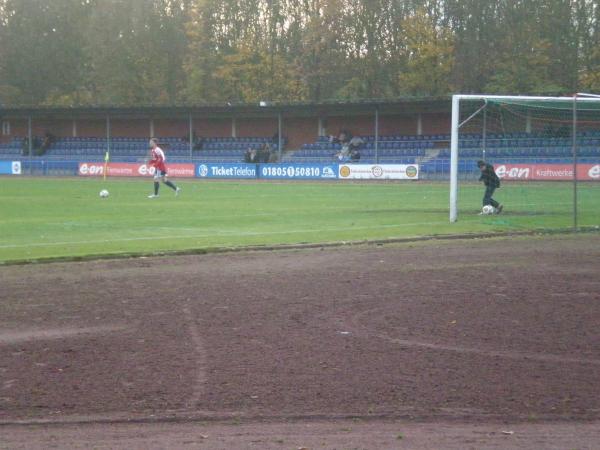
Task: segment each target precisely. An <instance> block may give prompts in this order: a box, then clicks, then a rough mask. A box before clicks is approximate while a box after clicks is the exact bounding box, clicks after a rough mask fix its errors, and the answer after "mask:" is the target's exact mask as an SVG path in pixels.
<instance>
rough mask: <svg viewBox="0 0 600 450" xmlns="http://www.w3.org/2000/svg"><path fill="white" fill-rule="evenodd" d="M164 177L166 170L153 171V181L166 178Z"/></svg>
mask: <svg viewBox="0 0 600 450" xmlns="http://www.w3.org/2000/svg"><path fill="white" fill-rule="evenodd" d="M166 176H167V171H166V170H160V169H156V170H155V171H154V179H155V180H160V179H161V178H162V177H166Z"/></svg>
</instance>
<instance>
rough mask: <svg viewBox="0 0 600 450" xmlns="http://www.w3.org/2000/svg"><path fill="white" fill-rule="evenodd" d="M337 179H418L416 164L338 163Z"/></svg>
mask: <svg viewBox="0 0 600 450" xmlns="http://www.w3.org/2000/svg"><path fill="white" fill-rule="evenodd" d="M338 171H339V179H341V180H344V179H346V180H349V179H353V180H356V179H362V180H418V179H419V166H418V164H340V165H339V168H338Z"/></svg>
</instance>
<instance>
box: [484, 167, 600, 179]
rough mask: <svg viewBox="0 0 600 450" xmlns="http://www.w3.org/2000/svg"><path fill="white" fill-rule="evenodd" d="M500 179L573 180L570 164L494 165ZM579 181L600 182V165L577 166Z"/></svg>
mask: <svg viewBox="0 0 600 450" xmlns="http://www.w3.org/2000/svg"><path fill="white" fill-rule="evenodd" d="M494 170H495V171H496V174H497V175H498V177H500V178H502V179H504V180H536V181H539V180H558V181H560V180H572V179H573V166H572V165H570V164H494ZM577 179H578V180H581V181H600V164H577Z"/></svg>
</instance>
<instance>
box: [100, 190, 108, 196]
mask: <svg viewBox="0 0 600 450" xmlns="http://www.w3.org/2000/svg"><path fill="white" fill-rule="evenodd" d="M100 197H102V198H106V197H108V191H107V190H106V189H102V190H101V191H100Z"/></svg>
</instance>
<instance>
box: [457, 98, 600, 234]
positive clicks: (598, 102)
mask: <svg viewBox="0 0 600 450" xmlns="http://www.w3.org/2000/svg"><path fill="white" fill-rule="evenodd" d="M488 102H507V103H514V104H517V105H519V104H520V105H527V106H528V107H532V105H535V107H539V108H541V109H546V110H548V111H560V113H561V114H563V115H570V114H572V123H571V125H572V132H571V135H572V155H573V161H574V162H573V164H574V165H575V164H576V159H577V152H576V147H577V141H576V137H577V128H576V127H577V111H578V109H583V110H585V109H587V108H588V107H592V106H593V110H594V111H600V96H598V95H593V94H581V93H578V94H575V95H573V96H571V97H543V96H510V95H484V94H481V95H462V94H458V95H453V96H452V116H451V132H450V222H456V221H457V220H458V176H459V145H460V137H459V136H460V135H459V132H460V129H461V127H462V126H463V125H465V124H467V123H468V122H469V121H471V120H472V119H473V118H475V117H476V116H481V115H484V114H485V112H484V111H485V109H486V107H487V104H488ZM588 102H592V103H593V105H591V104H589V103H588ZM465 104H469V105H470V107H469V108H466V107H465V108H464V109H463V110H461V108H462V107H463V105H465ZM582 105H585V106H583V107H582ZM461 114H463V117H464V118H463V119H462V122H461ZM570 121H571V120H570ZM483 124H484V130H485V115H484V116H483ZM483 137H484V140H485V131H483ZM484 155H485V153H484ZM575 177H576V175H575V170H574V171H573V178H574V182H575ZM574 184H576V183H574ZM575 191H576V188H575ZM575 205H576V201H575Z"/></svg>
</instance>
